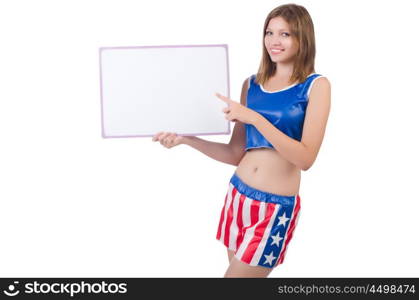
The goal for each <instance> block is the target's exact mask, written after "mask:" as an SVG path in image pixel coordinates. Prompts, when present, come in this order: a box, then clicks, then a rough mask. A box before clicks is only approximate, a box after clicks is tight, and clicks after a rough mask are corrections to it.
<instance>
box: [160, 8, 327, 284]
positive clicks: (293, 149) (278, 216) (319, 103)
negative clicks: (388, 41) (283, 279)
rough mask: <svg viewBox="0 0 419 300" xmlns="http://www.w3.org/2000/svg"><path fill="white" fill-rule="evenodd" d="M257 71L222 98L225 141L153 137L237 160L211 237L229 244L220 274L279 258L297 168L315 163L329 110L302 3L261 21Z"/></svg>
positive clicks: (265, 267)
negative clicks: (232, 95) (228, 128)
mask: <svg viewBox="0 0 419 300" xmlns="http://www.w3.org/2000/svg"><path fill="white" fill-rule="evenodd" d="M263 33H264V37H263V54H262V61H261V64H260V67H259V70H258V72H257V74H253V75H251V76H250V77H248V78H246V79H245V80H244V82H243V86H242V92H241V98H240V103H238V102H235V101H233V100H231V99H229V98H227V97H224V96H222V95H219V94H216V96H217V97H218V98H219V99H220V100H221V101H224V102H225V103H226V104H227V107H226V108H224V109H223V112H224V113H225V114H226V118H227V119H228V120H230V121H233V122H236V124H235V126H234V130H233V134H232V137H231V140H230V142H229V143H228V144H223V143H216V142H211V141H206V140H204V139H201V138H198V137H194V136H179V135H177V134H176V133H170V132H159V133H158V134H156V135H155V136H154V137H153V141H160V143H161V144H162V145H163V146H165V147H167V148H172V147H174V146H176V145H179V144H185V145H189V146H191V147H193V148H195V149H197V150H199V151H201V152H202V153H204V154H206V155H207V156H209V157H211V158H213V159H215V160H218V161H221V162H224V163H228V164H232V165H235V166H237V169H236V171H235V172H234V174H233V176H232V177H231V179H230V182H229V189H228V191H227V194H226V197H225V200H224V205H223V208H222V211H221V216H220V221H219V226H218V231H217V235H216V238H217V240H219V241H220V242H222V243H223V244H224V245H225V246H226V247H227V253H228V258H229V261H230V265H229V267H228V268H227V270H226V272H225V275H224V276H225V277H267V276H268V275H269V273H270V272H271V271H272V270H273V268H275V267H276V266H278V265H279V264H282V263H283V261H284V257H285V253H286V251H287V248H288V246H289V243H290V240H291V238H292V235H293V232H294V230H295V227H296V225H297V222H298V217H299V212H300V209H301V203H300V202H301V199H300V195H299V188H300V178H301V170H304V171H307V170H308V169H309V168H310V167H311V166H312V165H313V163H314V161H315V159H316V157H317V154H318V152H319V149H320V146H321V144H322V141H323V137H324V133H325V129H326V123H327V119H328V116H329V111H330V102H331V100H330V97H331V96H330V95H331V87H330V83H329V81H328V79H327V78H326V77H325V76H323V75H320V74H317V73H315V71H314V59H315V37H314V26H313V22H312V20H311V17H310V15H309V13H308V12H307V10H306V9H305V8H304V7H302V6H299V5H295V4H286V5H281V6H279V7H277V8H275V9H273V10H272V11H271V12H270V13H269V14H268V16H267V18H266V20H265V24H264V28H263Z"/></svg>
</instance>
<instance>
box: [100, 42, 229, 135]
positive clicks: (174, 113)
mask: <svg viewBox="0 0 419 300" xmlns="http://www.w3.org/2000/svg"><path fill="white" fill-rule="evenodd" d="M99 60H100V91H101V113H102V137H104V138H117V137H147V136H154V135H155V134H156V133H158V132H160V131H166V132H175V133H177V134H179V135H209V134H230V122H229V121H228V120H227V119H226V118H225V114H224V113H223V112H222V109H223V108H224V107H226V106H227V104H226V103H224V102H223V101H222V100H220V99H219V98H218V97H216V96H215V93H216V92H218V93H220V94H222V95H225V96H227V97H230V87H229V85H230V84H229V68H228V47H227V45H226V44H221V45H185V46H183V45H172V46H138V47H101V48H99Z"/></svg>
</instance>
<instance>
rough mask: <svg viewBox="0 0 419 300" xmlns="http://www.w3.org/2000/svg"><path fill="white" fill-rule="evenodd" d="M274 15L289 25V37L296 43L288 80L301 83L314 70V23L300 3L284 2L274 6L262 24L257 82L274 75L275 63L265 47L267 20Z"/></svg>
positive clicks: (261, 82)
mask: <svg viewBox="0 0 419 300" xmlns="http://www.w3.org/2000/svg"><path fill="white" fill-rule="evenodd" d="M275 17H282V18H283V19H284V20H285V21H286V22H287V23H288V24H289V26H290V31H291V38H293V39H295V41H296V42H297V43H298V52H297V54H296V57H295V62H294V70H293V73H292V75H291V78H290V82H292V83H293V82H297V83H301V82H303V81H304V80H306V79H307V76H308V75H310V74H311V73H313V72H314V58H315V56H316V43H315V37H314V25H313V21H312V20H311V17H310V14H309V13H308V11H307V10H306V9H305V8H304V7H303V6H300V5H296V4H284V5H281V6H278V7H276V8H274V9H273V10H272V11H271V12H270V13H269V14H268V16H267V17H266V20H265V25H264V26H263V38H262V48H263V50H262V60H261V63H260V65H259V70H258V73H257V76H256V79H255V80H256V82H257V83H258V84H262V85H263V84H264V83H265V82H266V81H268V79H269V78H270V77H272V76H273V75H275V71H276V64H275V63H274V62H272V60H271V58H270V56H269V53H268V51H267V50H266V47H265V32H266V28H267V27H268V24H269V21H270V20H271V19H272V18H275Z"/></svg>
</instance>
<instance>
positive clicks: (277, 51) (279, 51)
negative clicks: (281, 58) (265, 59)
mask: <svg viewBox="0 0 419 300" xmlns="http://www.w3.org/2000/svg"><path fill="white" fill-rule="evenodd" d="M270 52H271V53H272V54H280V53H282V52H284V50H273V49H271V51H270Z"/></svg>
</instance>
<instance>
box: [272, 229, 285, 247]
mask: <svg viewBox="0 0 419 300" xmlns="http://www.w3.org/2000/svg"><path fill="white" fill-rule="evenodd" d="M271 238H272V239H273V241H272V243H271V246H272V245H273V244H275V245H277V246H278V247H279V242H280V241H281V240H283V239H284V238H282V237H280V236H279V231H278V233H277V234H276V235H271Z"/></svg>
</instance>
